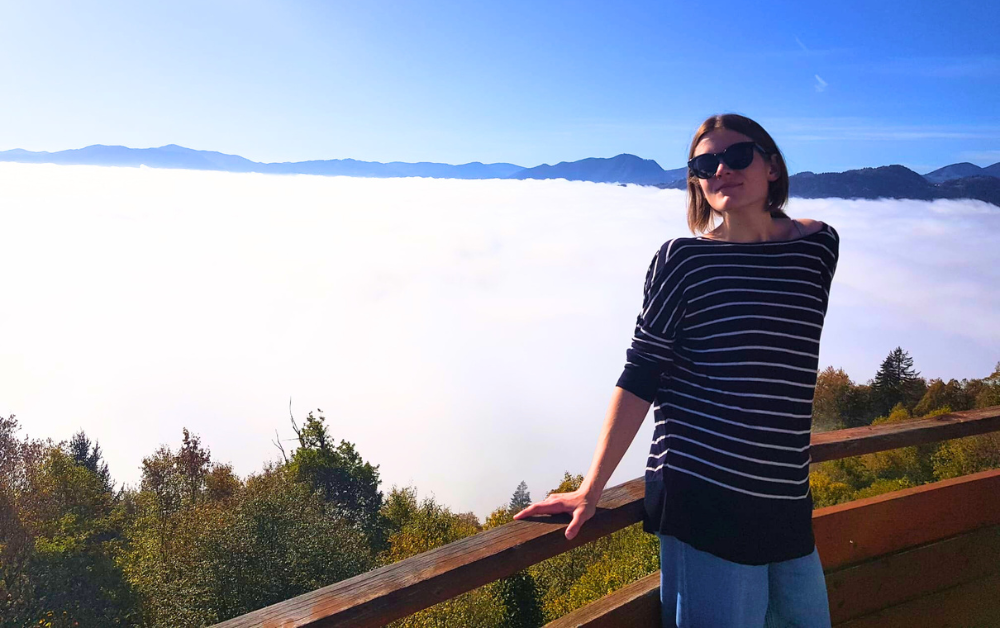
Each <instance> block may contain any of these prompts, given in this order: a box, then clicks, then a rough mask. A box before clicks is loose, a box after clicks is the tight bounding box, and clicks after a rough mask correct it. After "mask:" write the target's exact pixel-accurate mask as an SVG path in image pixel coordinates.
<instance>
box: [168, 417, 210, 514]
mask: <svg viewBox="0 0 1000 628" xmlns="http://www.w3.org/2000/svg"><path fill="white" fill-rule="evenodd" d="M183 432H184V440H183V441H182V444H181V448H180V451H178V452H177V458H176V461H175V465H176V467H177V472H178V473H179V474H180V477H181V480H182V482H183V484H184V496H185V497H186V499H187V502H188V503H189V504H191V505H194V504H197V503H198V499H199V498H200V497H201V494H202V492H203V491H204V489H205V477H206V476H207V475H208V473H209V469H210V468H211V464H212V453H211V452H210V451H209V450H208V449H206V448H203V447H202V446H201V439H200V438H198V437H197V436H194V435H192V434H191V433H190V432H188V429H187V428H186V427H185V428H183Z"/></svg>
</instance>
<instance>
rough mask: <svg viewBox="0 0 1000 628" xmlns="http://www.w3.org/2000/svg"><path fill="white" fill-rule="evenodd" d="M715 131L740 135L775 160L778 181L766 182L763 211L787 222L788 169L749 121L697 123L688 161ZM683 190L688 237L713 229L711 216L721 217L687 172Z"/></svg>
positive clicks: (729, 117) (722, 118)
mask: <svg viewBox="0 0 1000 628" xmlns="http://www.w3.org/2000/svg"><path fill="white" fill-rule="evenodd" d="M716 129H729V130H730V131H736V132H737V133H742V134H743V135H746V136H747V137H749V138H750V139H752V140H753V141H755V142H757V143H758V144H760V146H761V148H763V149H764V150H765V151H767V154H768V156H771V155H775V156H777V162H778V171H779V173H778V179H777V180H776V181H769V182H768V184H767V211H768V212H770V214H771V217H772V218H788V214H786V213H785V212H784V209H783V208H784V206H785V203H787V202H788V168H787V167H786V166H785V158H784V157H783V156H782V154H781V151H780V150H778V145H777V144H775V143H774V140H773V139H772V138H771V136H770V135H768V133H767V131H765V130H764V127H762V126H761V125H759V124H757V123H756V122H754V121H753V120H751V119H750V118H747V117H745V116H741V115H739V114H735V113H726V114H722V115H717V116H712V117H710V118H708V119H707V120H705V121H704V122H702V123H701V126H699V127H698V131H697V132H696V133H695V134H694V139H693V140H691V149H690V150H689V151H688V159H691V158H692V157H694V149H695V147H697V146H698V142H700V141H701V140H702V138H703V137H705V135H707V134H708V133H709V132H711V131H714V130H716ZM687 189H688V228H689V229H691V233H705V232H706V231H708V228H709V227H710V226H712V225H713V223H714V218H715V216H721V215H722V214H721V213H719V212H717V211H715V210H714V209H712V206H711V205H709V204H708V200H707V199H706V198H705V194H704V193H703V192H702V191H701V184H700V183H699V180H698V178H697V177H696V176H694V175H693V174H691V172H690V171H688V175H687Z"/></svg>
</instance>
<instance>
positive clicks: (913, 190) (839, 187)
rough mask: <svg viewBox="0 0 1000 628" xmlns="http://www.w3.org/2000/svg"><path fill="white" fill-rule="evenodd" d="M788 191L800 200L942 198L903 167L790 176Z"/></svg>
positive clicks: (933, 187) (807, 173) (918, 176)
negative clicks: (833, 198)
mask: <svg viewBox="0 0 1000 628" xmlns="http://www.w3.org/2000/svg"><path fill="white" fill-rule="evenodd" d="M788 189H789V195H790V196H797V197H800V198H831V197H836V198H916V199H932V198H938V195H937V194H935V186H934V184H932V183H930V182H929V181H927V180H926V179H924V178H923V177H922V176H920V175H919V174H917V173H916V172H914V171H912V170H910V169H909V168H905V167H903V166H881V167H879V168H861V169H860V170H848V171H846V172H825V173H823V174H814V173H812V172H800V173H798V174H794V175H792V176H791V177H789V181H788Z"/></svg>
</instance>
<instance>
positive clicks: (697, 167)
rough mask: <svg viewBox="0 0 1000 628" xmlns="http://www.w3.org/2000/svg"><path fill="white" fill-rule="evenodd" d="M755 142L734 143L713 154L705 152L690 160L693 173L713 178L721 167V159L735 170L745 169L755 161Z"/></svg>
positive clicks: (705, 177)
mask: <svg viewBox="0 0 1000 628" xmlns="http://www.w3.org/2000/svg"><path fill="white" fill-rule="evenodd" d="M753 151H754V143H753V142H740V143H738V144H733V145H732V146H730V147H729V148H727V149H726V150H724V151H722V153H720V154H718V155H713V154H711V153H705V154H704V155H698V156H697V157H695V158H694V159H692V160H691V161H689V162H688V168H689V169H690V170H691V173H692V174H693V175H694V176H696V177H698V178H699V179H711V178H712V177H714V176H715V173H716V171H717V170H718V169H719V160H720V159H721V160H722V163H724V164H726V166H728V167H729V168H731V169H733V170H743V169H744V168H746V167H747V166H749V165H750V164H752V163H753Z"/></svg>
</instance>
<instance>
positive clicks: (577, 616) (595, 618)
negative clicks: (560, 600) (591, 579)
mask: <svg viewBox="0 0 1000 628" xmlns="http://www.w3.org/2000/svg"><path fill="white" fill-rule="evenodd" d="M579 626H587V628H619V627H620V626H635V627H636V628H644V627H648V628H659V626H660V571H659V570H657V571H656V573H652V574H650V575H648V576H646V577H645V578H640V579H639V580H636V581H635V582H633V583H631V584H627V585H625V586H624V587H622V588H620V589H618V590H617V591H615V592H614V593H612V594H610V595H606V596H604V597H602V598H601V599H599V600H597V601H595V602H592V603H590V604H588V605H586V606H584V607H582V608H578V609H576V610H575V611H573V612H571V613H568V614H566V615H564V616H563V617H560V618H559V619H557V620H555V621H551V622H549V623H547V624H545V628H577V627H579Z"/></svg>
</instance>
